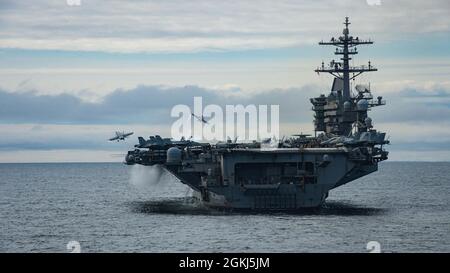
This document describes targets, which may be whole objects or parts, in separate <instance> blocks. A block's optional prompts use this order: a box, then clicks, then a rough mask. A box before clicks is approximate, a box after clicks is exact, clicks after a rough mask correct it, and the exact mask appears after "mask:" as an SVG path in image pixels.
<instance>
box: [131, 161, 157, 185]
mask: <svg viewBox="0 0 450 273" xmlns="http://www.w3.org/2000/svg"><path fill="white" fill-rule="evenodd" d="M163 176H164V170H163V169H162V168H161V167H160V166H158V165H153V166H143V165H139V164H136V165H133V166H132V167H131V168H130V176H129V177H130V183H131V184H132V185H133V186H136V187H139V188H144V187H148V186H156V185H158V184H159V183H161V181H163V180H164V179H163Z"/></svg>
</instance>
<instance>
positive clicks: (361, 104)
mask: <svg viewBox="0 0 450 273" xmlns="http://www.w3.org/2000/svg"><path fill="white" fill-rule="evenodd" d="M356 108H357V109H358V111H367V109H368V108H369V102H368V101H367V100H366V99H361V100H359V101H358V103H356Z"/></svg>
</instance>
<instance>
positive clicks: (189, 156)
mask: <svg viewBox="0 0 450 273" xmlns="http://www.w3.org/2000/svg"><path fill="white" fill-rule="evenodd" d="M349 25H350V22H349V19H348V18H346V19H345V22H344V26H345V27H344V30H343V33H342V35H341V36H340V37H339V38H331V40H329V41H322V42H320V43H319V45H329V46H334V47H335V48H336V49H335V52H334V53H335V54H336V55H338V56H339V60H338V61H335V60H333V61H331V62H330V64H329V65H325V64H324V63H323V62H322V65H321V66H319V67H318V68H317V69H316V70H315V72H317V73H329V74H331V75H333V77H334V79H333V84H332V87H331V91H330V92H329V94H328V95H324V94H322V95H320V96H318V97H315V98H312V99H311V104H312V110H313V112H314V130H315V133H314V136H309V135H303V134H301V135H296V136H293V137H291V138H289V139H283V140H282V141H277V143H276V145H275V147H272V148H269V149H267V148H264V146H265V142H267V141H253V142H252V143H237V142H235V141H231V140H228V141H226V142H219V143H216V144H210V143H200V142H195V141H191V140H186V139H184V138H183V139H181V140H179V141H175V140H172V139H170V138H161V137H160V136H157V135H156V136H151V137H150V139H148V140H145V139H144V138H142V137H140V138H139V144H137V145H135V149H134V150H131V151H129V152H128V153H127V155H126V158H125V163H126V164H129V165H133V164H142V165H146V166H152V165H158V166H161V167H162V168H164V169H166V170H167V171H169V172H170V173H172V174H173V175H174V176H176V177H177V178H178V179H179V181H180V182H181V183H184V184H186V185H188V186H189V187H191V188H192V189H193V190H194V192H195V193H196V194H195V195H196V196H197V197H198V198H199V199H200V200H201V201H202V203H203V204H205V205H206V206H208V207H213V208H224V209H236V210H263V211H268V210H281V211H282V210H301V209H304V208H315V207H320V206H321V205H322V204H323V203H324V201H325V199H326V198H327V196H328V192H329V191H330V190H332V189H334V188H337V187H339V186H342V185H344V184H347V183H349V182H351V181H354V180H356V179H358V178H360V177H362V176H365V175H368V174H370V173H373V172H375V171H377V170H378V163H379V162H381V161H383V160H386V159H387V156H388V152H387V151H386V150H384V148H383V145H386V144H389V141H388V140H386V139H385V136H386V133H383V132H379V131H377V130H375V129H374V127H373V124H372V119H371V118H370V117H369V116H368V113H369V112H370V110H371V109H372V108H373V107H376V106H382V105H385V101H384V100H383V98H382V97H377V98H374V97H373V95H372V93H371V90H370V86H368V85H355V86H352V84H351V83H352V82H353V80H354V79H355V78H356V77H358V76H359V75H361V74H362V73H365V72H372V71H377V69H376V68H375V67H374V66H372V64H371V63H370V62H369V63H368V64H367V65H363V66H351V65H350V61H351V60H352V57H353V56H355V55H356V54H358V51H357V46H360V45H371V44H373V42H372V41H371V40H363V39H360V38H359V37H354V36H352V35H350V32H349ZM281 107H282V105H281Z"/></svg>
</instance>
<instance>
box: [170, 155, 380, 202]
mask: <svg viewBox="0 0 450 273" xmlns="http://www.w3.org/2000/svg"><path fill="white" fill-rule="evenodd" d="M348 156H349V154H348V151H347V150H346V149H341V148H310V149H308V148H306V149H270V150H264V149H235V150H229V151H227V152H226V153H224V154H222V155H220V159H219V161H220V162H221V164H220V166H218V167H219V168H220V169H219V170H218V173H220V174H221V175H220V176H215V175H212V174H211V175H209V177H208V176H206V177H205V175H204V174H205V173H208V170H205V169H204V168H203V167H205V166H207V167H208V168H207V169H210V170H211V169H212V168H214V166H212V165H209V166H208V165H205V163H204V162H200V163H197V164H201V165H198V166H196V163H195V162H194V163H192V165H190V166H189V168H184V167H183V166H182V165H180V164H165V165H164V167H165V168H166V169H167V170H168V171H169V172H171V173H172V174H174V175H175V176H176V177H177V178H178V179H179V180H180V181H181V182H182V183H184V184H186V185H188V186H189V187H191V188H192V189H193V190H194V191H195V197H197V198H198V199H199V200H201V201H202V203H203V204H204V205H205V206H208V207H212V208H221V209H238V210H297V209H302V208H317V207H320V206H321V205H322V204H323V203H324V202H325V199H326V198H327V197H328V192H329V191H330V190H331V189H334V188H336V187H338V186H341V185H344V184H346V183H348V182H350V181H353V180H355V179H357V178H359V177H361V176H364V175H367V174H369V173H372V172H374V171H376V170H377V163H371V164H367V162H358V161H352V160H349V159H348ZM324 158H325V159H326V160H324ZM196 167H198V168H196Z"/></svg>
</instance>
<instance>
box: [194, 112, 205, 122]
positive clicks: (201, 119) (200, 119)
mask: <svg viewBox="0 0 450 273" xmlns="http://www.w3.org/2000/svg"><path fill="white" fill-rule="evenodd" d="M191 115H192V116H193V117H194V118H196V119H198V121H200V122H203V123H208V121H206V119H205V118H204V117H203V115H202V116H201V117H199V116H197V115H195V114H194V113H191Z"/></svg>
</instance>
